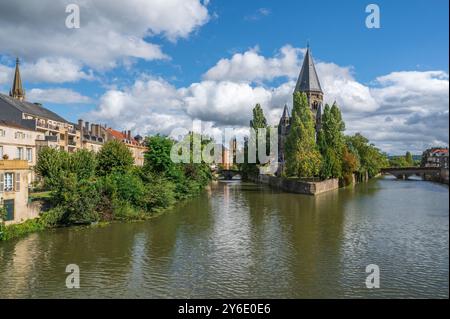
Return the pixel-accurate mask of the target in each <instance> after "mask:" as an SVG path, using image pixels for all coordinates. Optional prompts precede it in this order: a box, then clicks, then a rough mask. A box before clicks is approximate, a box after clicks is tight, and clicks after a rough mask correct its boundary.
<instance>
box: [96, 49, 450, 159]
mask: <svg viewBox="0 0 450 319" xmlns="http://www.w3.org/2000/svg"><path fill="white" fill-rule="evenodd" d="M280 52H281V53H278V54H276V55H275V57H272V58H270V57H269V58H267V57H264V56H261V55H260V54H258V53H257V51H255V50H249V51H247V52H245V53H243V54H235V55H233V57H232V58H231V59H223V60H221V61H219V62H218V63H217V64H216V65H215V66H214V67H213V68H211V69H210V70H209V71H207V72H206V73H205V75H204V80H203V81H201V82H198V83H193V84H191V85H189V86H188V87H183V88H178V89H177V88H176V87H174V86H173V85H171V84H170V83H168V82H166V81H164V80H163V79H160V78H148V77H147V78H146V77H143V78H141V79H139V80H137V81H136V82H135V83H134V84H133V85H132V86H131V87H129V88H123V89H113V90H109V91H108V92H106V93H105V94H104V95H103V97H102V98H101V103H100V105H99V107H98V109H97V110H96V111H95V112H93V113H91V114H90V116H96V117H97V118H98V119H101V120H102V121H103V119H106V120H108V121H109V123H112V125H115V126H117V127H119V128H120V129H133V130H135V129H136V130H137V131H139V132H140V133H141V134H145V133H156V132H163V133H166V134H168V133H170V131H171V130H172V129H173V128H175V127H179V126H181V127H185V128H188V129H190V128H191V126H192V120H194V119H200V120H202V121H204V122H206V123H207V125H208V126H209V127H210V128H211V129H212V131H214V130H217V129H218V128H221V127H229V126H233V127H236V128H239V129H240V130H242V131H245V127H246V126H248V123H249V120H250V118H251V110H252V108H253V106H254V105H255V104H256V103H260V104H261V105H262V107H263V109H264V112H265V114H266V117H267V118H268V120H269V122H270V123H271V124H277V123H278V120H279V116H280V115H281V111H282V107H283V106H284V104H288V105H289V106H290V107H291V104H292V92H293V90H294V87H295V82H296V78H297V75H298V73H299V69H300V63H301V59H299V57H298V55H299V53H301V52H302V49H296V48H292V47H290V46H284V47H283V48H282V49H281V50H280ZM282 52H284V53H282ZM316 68H317V72H318V74H319V78H320V80H321V84H322V88H323V90H324V94H325V101H326V102H328V103H332V102H334V101H335V100H336V101H337V102H338V104H339V106H340V107H341V109H342V112H343V116H344V119H345V121H346V126H347V133H348V134H353V133H356V132H361V133H362V134H363V135H365V136H367V137H368V138H369V139H370V140H371V141H372V142H374V143H375V144H376V145H377V146H378V147H380V148H381V149H382V150H384V151H386V152H389V153H396V154H400V153H405V152H406V151H407V150H409V151H412V152H414V153H420V152H421V151H422V150H423V149H425V148H427V147H429V146H430V145H442V144H443V145H448V117H449V115H448V108H449V102H448V100H449V95H448V89H449V82H448V74H447V73H445V72H442V71H429V72H417V71H412V72H393V73H390V74H387V75H384V76H380V77H378V78H377V79H376V80H375V82H374V83H373V84H371V85H370V86H369V85H365V84H362V83H360V82H358V81H357V80H356V79H355V77H354V76H353V73H352V68H351V67H342V66H339V65H337V64H334V63H327V62H321V61H319V62H318V63H316ZM278 77H285V78H286V79H285V80H284V82H281V84H276V85H274V84H273V82H271V81H273V80H274V79H275V78H278Z"/></svg>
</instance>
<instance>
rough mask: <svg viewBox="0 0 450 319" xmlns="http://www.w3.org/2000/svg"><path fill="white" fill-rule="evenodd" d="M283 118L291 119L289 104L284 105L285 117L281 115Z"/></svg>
mask: <svg viewBox="0 0 450 319" xmlns="http://www.w3.org/2000/svg"><path fill="white" fill-rule="evenodd" d="M281 118H289V110H288V107H287V104H285V105H284V110H283V115H281Z"/></svg>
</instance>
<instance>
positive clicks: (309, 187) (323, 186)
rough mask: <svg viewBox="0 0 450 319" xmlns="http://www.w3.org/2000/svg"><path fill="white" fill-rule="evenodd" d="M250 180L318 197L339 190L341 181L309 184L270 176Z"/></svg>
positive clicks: (335, 179) (328, 180)
mask: <svg viewBox="0 0 450 319" xmlns="http://www.w3.org/2000/svg"><path fill="white" fill-rule="evenodd" d="M249 179H250V180H251V181H253V182H256V183H262V184H266V185H269V186H271V187H275V188H279V189H281V190H283V191H286V192H290V193H297V194H306V195H318V194H321V193H324V192H328V191H331V190H334V189H338V188H339V179H337V178H333V179H327V180H325V181H320V182H307V181H301V180H297V179H290V178H281V177H276V176H270V175H259V176H258V177H253V178H249Z"/></svg>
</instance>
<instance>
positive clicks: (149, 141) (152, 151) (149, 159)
mask: <svg viewBox="0 0 450 319" xmlns="http://www.w3.org/2000/svg"><path fill="white" fill-rule="evenodd" d="M145 143H146V145H147V147H148V148H149V151H148V152H147V153H145V155H144V157H145V162H144V169H145V170H146V171H149V172H152V173H157V174H163V175H166V176H172V175H174V170H175V169H176V165H175V163H174V162H173V161H172V159H171V158H170V150H171V149H172V146H173V145H174V144H175V143H174V141H173V140H171V139H170V138H168V137H167V136H162V135H159V134H158V135H154V136H149V137H147V138H146V140H145Z"/></svg>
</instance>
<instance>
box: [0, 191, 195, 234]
mask: <svg viewBox="0 0 450 319" xmlns="http://www.w3.org/2000/svg"><path fill="white" fill-rule="evenodd" d="M202 192H203V191H200V192H199V193H198V194H196V195H198V196H199V195H201V193H202ZM192 198H195V195H194V196H190V197H186V198H185V199H183V200H182V201H181V202H177V203H176V204H172V205H170V206H168V207H164V208H157V209H154V210H153V211H151V212H144V211H137V210H136V209H132V208H129V210H128V213H122V214H120V215H116V216H115V218H114V219H112V220H100V221H96V222H92V223H89V224H72V225H55V224H53V223H51V222H50V221H49V220H50V219H52V218H51V216H48V215H47V214H51V211H50V212H48V211H45V212H42V213H41V215H40V216H39V217H37V218H33V219H28V220H26V221H24V222H22V223H16V224H10V225H4V224H3V223H1V222H0V242H2V241H8V240H11V239H16V238H21V237H25V236H27V235H29V234H32V233H36V232H41V231H45V230H50V229H58V228H70V227H93V228H95V227H100V226H103V225H108V224H112V223H133V222H144V221H148V220H151V219H153V218H155V217H159V216H161V215H162V214H164V213H165V212H167V211H169V210H171V209H174V208H175V206H177V205H180V204H182V203H184V202H186V201H188V200H190V199H192Z"/></svg>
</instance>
